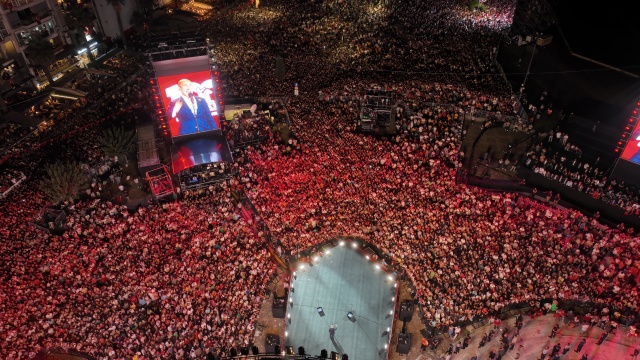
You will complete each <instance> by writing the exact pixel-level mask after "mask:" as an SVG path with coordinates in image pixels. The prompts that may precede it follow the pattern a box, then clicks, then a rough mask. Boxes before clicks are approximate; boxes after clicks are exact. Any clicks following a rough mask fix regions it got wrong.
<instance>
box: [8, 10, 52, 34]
mask: <svg viewBox="0 0 640 360" xmlns="http://www.w3.org/2000/svg"><path fill="white" fill-rule="evenodd" d="M36 18H37V19H39V20H38V21H36V20H35V19H36ZM51 19H52V15H51V11H48V10H47V11H44V12H42V13H40V14H38V15H36V16H34V17H32V18H31V19H13V20H12V22H11V27H12V28H13V31H14V32H18V31H20V30H27V29H29V28H32V27H34V26H38V25H40V24H46V23H47V21H49V20H51Z"/></svg>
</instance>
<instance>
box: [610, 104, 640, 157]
mask: <svg viewBox="0 0 640 360" xmlns="http://www.w3.org/2000/svg"><path fill="white" fill-rule="evenodd" d="M639 119H640V101H638V102H636V107H635V109H633V111H632V112H631V116H630V117H629V120H628V121H627V123H626V124H625V127H624V131H623V132H622V136H621V137H620V140H619V141H618V143H617V144H616V149H615V152H616V155H620V154H621V153H622V151H623V150H624V148H625V146H626V145H627V143H628V142H629V140H635V139H631V137H632V135H633V130H634V129H635V128H636V125H637V124H638V120H639Z"/></svg>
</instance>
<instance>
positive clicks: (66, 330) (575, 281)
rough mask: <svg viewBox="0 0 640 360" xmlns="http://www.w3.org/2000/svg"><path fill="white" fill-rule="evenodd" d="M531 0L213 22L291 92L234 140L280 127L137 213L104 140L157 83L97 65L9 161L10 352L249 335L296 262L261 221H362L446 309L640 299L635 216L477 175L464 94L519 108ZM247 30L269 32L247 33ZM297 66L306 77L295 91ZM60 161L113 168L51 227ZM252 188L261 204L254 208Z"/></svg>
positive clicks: (307, 11) (217, 345) (236, 15)
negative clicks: (52, 173) (82, 95)
mask: <svg viewBox="0 0 640 360" xmlns="http://www.w3.org/2000/svg"><path fill="white" fill-rule="evenodd" d="M513 6H514V4H513V2H509V1H497V2H494V3H492V4H491V6H489V11H487V12H478V11H476V12H473V11H471V10H469V9H466V8H464V7H462V5H460V4H457V3H456V4H452V3H451V2H449V1H445V0H441V1H437V2H435V3H429V4H423V3H421V2H417V3H416V2H400V1H389V2H377V3H376V4H375V5H374V4H369V2H353V4H352V5H348V6H346V7H345V6H341V5H337V2H336V1H322V2H320V1H319V2H312V3H307V2H304V3H302V2H301V3H290V2H287V1H279V0H275V1H272V2H268V3H266V4H265V3H264V2H263V3H262V5H261V8H260V9H258V10H255V9H247V8H241V10H238V11H236V12H232V13H231V14H230V16H228V17H225V18H223V19H221V20H220V21H219V22H215V23H212V24H208V27H207V29H208V30H210V31H212V32H213V33H215V34H216V36H215V37H213V36H212V39H215V41H216V42H217V46H216V49H217V51H218V52H217V59H218V61H219V62H220V71H221V73H222V74H223V75H224V78H223V83H224V90H225V91H226V93H227V94H236V95H254V96H264V97H271V96H273V97H275V96H278V97H280V98H281V99H282V101H283V102H279V101H278V102H274V103H272V105H271V108H270V109H269V112H270V117H271V116H272V117H274V120H272V119H271V118H270V117H267V116H266V115H265V112H264V111H262V112H259V114H258V118H257V120H256V119H255V118H246V119H244V118H239V119H238V120H237V121H236V122H230V123H228V124H225V134H226V135H227V137H228V139H229V140H232V141H234V142H236V141H237V142H238V143H241V142H246V140H247V139H249V140H252V139H254V138H255V139H260V140H261V141H262V142H261V143H257V144H252V145H251V146H248V147H247V148H246V149H244V150H243V151H242V152H241V153H240V154H239V156H237V157H236V159H235V160H236V163H235V164H232V165H229V166H228V167H227V166H225V167H224V169H222V167H216V169H214V170H212V171H213V172H215V171H218V172H219V171H220V170H221V169H222V171H223V172H224V171H226V170H228V169H234V170H236V171H230V174H231V177H230V178H228V179H226V180H224V181H219V182H216V183H215V184H211V185H210V186H208V187H207V188H205V189H201V190H200V191H198V192H197V193H184V194H181V196H180V198H179V199H177V200H176V201H172V202H167V203H164V204H160V205H157V204H156V205H152V206H149V207H141V208H138V209H136V210H135V211H132V210H130V209H128V208H127V207H126V206H124V205H122V204H120V203H116V202H114V201H108V200H106V199H104V196H101V194H100V191H99V190H98V189H101V188H102V186H111V185H113V184H115V185H116V186H119V185H120V184H121V183H122V182H123V179H125V180H126V174H121V173H120V172H118V167H116V168H115V170H114V169H113V168H112V167H113V164H114V163H117V161H115V159H109V158H108V157H107V156H106V155H105V154H104V153H103V152H102V150H101V147H100V144H99V142H98V140H97V139H98V138H99V136H100V132H99V128H100V127H99V125H100V124H101V123H102V121H104V119H107V118H108V119H112V121H113V122H115V123H118V122H120V123H121V124H123V125H124V124H126V123H132V122H133V123H135V120H136V117H137V116H142V115H141V113H140V111H142V112H144V110H145V107H146V106H149V105H144V104H145V98H150V96H149V91H148V90H147V89H146V88H145V86H146V83H147V81H145V79H144V77H143V76H142V75H140V73H139V71H140V70H141V68H142V67H143V63H142V61H140V60H139V59H137V58H135V57H131V56H129V55H118V56H116V57H115V58H113V59H111V60H109V61H108V62H107V64H106V65H107V70H106V71H109V72H110V76H106V75H91V76H93V77H94V79H92V80H93V81H94V82H95V84H96V86H95V90H94V91H92V92H91V93H90V94H89V95H88V96H87V100H88V101H87V103H86V104H80V105H81V106H80V107H79V108H77V109H76V110H75V111H73V113H71V114H69V116H68V117H66V118H65V119H64V121H55V123H54V124H51V126H49V127H47V128H46V129H43V131H42V132H41V133H38V134H35V135H34V137H33V138H32V139H29V140H28V141H26V142H25V143H24V144H20V145H19V146H17V147H16V149H15V150H14V151H13V152H12V156H11V157H10V158H7V159H4V161H6V162H7V163H10V164H11V166H13V167H14V168H24V169H25V170H24V171H25V174H26V175H28V176H29V177H30V179H29V181H28V182H27V184H26V185H22V186H21V187H20V188H19V189H18V190H17V191H14V192H12V193H11V194H10V195H9V196H8V198H7V199H5V200H2V201H1V202H0V209H2V213H3V214H4V217H2V218H1V219H0V222H1V224H0V225H1V226H0V233H1V234H2V238H3V239H6V240H3V241H2V243H1V244H0V257H1V258H2V262H1V264H2V265H0V274H1V275H2V278H3V280H4V281H3V282H2V284H1V285H0V323H2V324H5V329H3V331H4V334H6V336H4V337H3V338H1V339H0V357H2V358H5V359H23V358H28V357H31V356H33V355H34V354H35V353H37V352H38V351H39V350H41V349H47V348H62V349H73V350H76V351H82V352H84V353H87V354H89V355H92V356H94V357H96V358H98V359H196V358H203V357H205V356H206V355H207V354H209V353H218V352H220V351H224V352H226V351H227V350H228V349H229V348H231V347H234V348H235V347H242V346H249V345H250V344H251V341H252V335H253V328H254V323H255V321H256V318H257V316H258V310H259V307H260V305H261V303H262V302H263V301H264V299H265V298H266V296H267V292H266V288H267V287H266V285H267V283H268V281H269V280H270V278H271V276H272V275H274V274H275V267H276V265H275V263H274V262H273V261H272V260H271V259H269V253H268V251H267V247H268V246H269V245H270V244H269V243H268V242H267V240H266V239H267V235H266V233H265V231H262V229H260V228H259V227H257V226H256V224H257V222H260V223H262V222H264V223H265V224H266V225H267V226H268V228H269V230H270V233H271V234H270V235H271V236H273V239H274V240H276V241H277V242H278V244H279V245H281V246H282V248H283V250H284V251H285V252H287V253H289V254H296V253H298V252H300V251H301V250H304V249H307V248H309V247H311V246H314V245H317V244H320V243H323V242H326V241H328V240H330V239H332V238H334V237H337V236H342V235H354V236H358V237H362V238H363V239H365V240H366V241H368V242H370V243H372V244H375V245H376V246H377V247H379V248H380V249H382V250H383V251H384V252H385V254H386V255H387V256H388V257H389V258H390V259H392V260H393V262H394V264H395V266H396V270H397V271H399V272H401V273H403V274H406V276H407V277H408V278H410V279H411V280H412V283H413V286H415V288H416V297H417V300H418V301H419V302H420V304H421V305H422V308H423V309H424V316H425V317H426V318H427V319H429V320H430V321H434V322H435V324H437V325H438V326H441V325H449V324H456V323H458V322H460V321H465V320H472V319H477V318H480V317H486V316H489V315H493V314H495V313H497V312H499V311H500V310H502V308H503V307H505V306H507V305H509V304H511V303H514V302H521V301H538V300H539V299H549V298H550V299H564V300H570V299H573V300H579V301H584V302H589V303H595V304H598V305H599V306H602V307H611V308H614V309H616V311H618V312H620V313H629V314H631V313H634V314H635V313H636V312H637V301H638V292H637V289H636V285H637V283H638V280H639V279H640V278H639V276H640V274H639V269H640V261H638V260H637V259H638V258H639V256H638V255H639V254H638V251H640V249H638V246H637V244H638V239H637V237H636V236H633V234H632V233H630V232H627V231H623V230H622V229H611V228H608V227H606V226H603V225H601V224H600V223H598V222H597V221H596V219H594V218H589V217H587V216H585V215H583V214H581V213H579V212H577V211H573V210H566V209H561V208H555V207H552V206H551V205H549V204H546V203H545V204H543V203H540V202H537V201H536V200H534V199H531V198H528V197H525V196H522V195H517V194H502V193H494V192H488V191H485V190H482V189H478V188H474V187H468V186H466V185H464V184H458V183H457V182H456V174H457V170H458V169H459V168H460V167H461V164H462V157H463V154H462V152H461V151H460V141H461V137H462V134H463V132H464V129H463V128H462V121H461V116H463V111H462V110H461V109H468V108H473V109H477V110H478V111H482V112H494V113H496V114H503V115H506V116H513V115H515V114H516V109H517V101H516V100H515V97H514V96H513V94H512V93H511V92H510V90H509V87H508V85H507V84H506V83H504V82H503V80H502V78H501V77H500V76H498V75H497V73H496V71H495V69H493V57H494V56H495V49H494V47H493V46H494V45H495V43H496V41H497V40H498V39H500V37H501V36H504V35H505V34H506V32H507V31H508V28H509V24H510V20H509V19H510V18H511V16H512V15H513V11H514V9H513ZM418 13H419V14H421V15H422V18H421V19H420V21H415V20H416V19H415V17H414V16H415V14H418ZM390 23H393V24H396V25H397V26H389V24H390ZM393 29H395V31H398V33H393V31H394V30H393ZM239 33H240V34H246V35H247V37H248V38H250V41H248V42H239V41H237V39H238V34H239ZM374 34H375V35H376V36H373V35H374ZM378 35H380V36H378ZM396 35H398V36H396ZM347 44H348V46H347ZM351 44H355V45H354V46H352V45H351ZM273 54H280V55H281V56H282V57H283V58H285V59H286V60H285V63H286V64H287V72H286V76H285V80H283V81H280V80H278V79H277V78H276V77H275V75H274V74H273V69H271V68H270V67H269V66H268V64H271V63H275V62H276V57H274V56H273ZM133 64H135V65H136V66H133ZM407 64H412V65H411V67H408V65H407ZM293 82H298V83H299V84H300V87H301V89H303V90H301V92H300V95H299V96H283V95H284V94H289V93H292V91H293V86H292V84H293ZM376 87H378V88H380V87H382V88H384V89H387V90H389V91H391V92H392V93H393V94H394V99H396V100H397V102H398V103H399V104H401V106H398V107H396V108H395V109H393V111H395V112H396V113H397V117H396V120H395V122H396V123H395V126H396V129H397V132H396V133H395V134H394V135H393V136H390V137H381V136H380V137H376V136H368V135H363V134H360V133H358V132H356V131H355V130H356V123H355V121H354V119H356V118H357V116H358V112H359V110H360V109H359V104H360V103H361V101H362V100H363V97H364V96H365V94H366V92H367V91H368V90H369V89H372V88H376ZM141 104H142V105H141ZM134 105H136V106H137V107H138V109H136V110H133V109H132V108H133V107H134ZM139 107H142V109H139ZM285 117H286V120H287V121H285ZM274 122H275V123H285V122H287V123H288V122H290V129H291V130H293V134H290V135H291V136H288V139H287V138H286V137H285V136H283V135H282V132H280V133H279V134H276V132H277V130H276V129H274V128H273V125H274ZM526 126H528V125H525V127H526ZM287 128H289V125H287ZM278 130H282V129H278ZM256 136H257V137H256ZM551 140H552V141H554V142H555V141H556V139H555V137H554V139H551ZM559 141H562V137H561V138H560V139H559ZM540 151H542V150H540ZM54 152H55V153H54ZM52 158H63V159H75V160H77V161H79V162H81V163H83V164H85V166H86V167H87V171H88V173H91V174H94V175H95V176H94V178H95V179H96V181H95V182H93V183H92V184H93V185H92V187H91V188H90V189H88V192H87V195H88V196H85V197H83V198H82V200H81V201H77V202H65V203H63V204H61V205H60V206H61V208H62V209H64V210H65V213H66V214H67V219H66V227H67V231H65V232H64V234H62V235H57V234H55V233H53V234H48V233H45V232H42V231H40V230H37V229H36V228H34V227H32V226H30V224H29V221H30V219H32V218H33V217H35V216H37V214H38V213H39V211H40V210H41V209H42V208H43V207H45V206H46V205H47V200H46V199H45V198H44V196H43V194H42V193H41V192H40V191H38V189H37V186H36V181H37V178H39V177H41V176H42V170H41V169H40V170H39V168H38V166H34V164H36V165H37V164H43V163H44V162H45V161H47V159H52ZM558 160H560V159H558ZM569 161H573V159H571V160H569ZM91 169H93V171H92V170H91ZM102 170H104V172H102ZM101 174H106V177H104V176H103V177H100V176H99V175H101ZM110 175H113V176H110ZM213 176H216V174H213ZM134 180H135V179H131V181H134ZM198 181H200V180H198ZM240 192H244V193H245V194H246V195H247V196H248V197H249V198H250V199H251V201H252V202H253V204H254V206H255V208H256V210H257V214H253V215H252V216H249V217H247V216H246V214H247V212H246V211H245V209H244V208H243V206H242V204H240V203H239V202H238V201H237V198H238V196H237V195H238V193H240ZM91 194H93V196H92V195H91ZM629 325H631V324H629Z"/></svg>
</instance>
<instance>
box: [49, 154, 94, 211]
mask: <svg viewBox="0 0 640 360" xmlns="http://www.w3.org/2000/svg"><path fill="white" fill-rule="evenodd" d="M46 170H47V177H46V178H45V179H43V180H41V181H40V190H42V192H44V193H45V194H46V195H47V196H48V197H49V200H51V202H52V203H54V204H59V203H60V202H62V201H73V200H74V199H76V198H77V197H78V194H79V193H80V191H81V190H82V189H83V188H84V186H85V185H86V184H87V175H86V174H85V173H84V171H82V168H81V167H80V165H79V164H78V163H76V162H67V163H63V162H56V163H55V164H49V165H48V166H47V167H46Z"/></svg>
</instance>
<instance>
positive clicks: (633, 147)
mask: <svg viewBox="0 0 640 360" xmlns="http://www.w3.org/2000/svg"><path fill="white" fill-rule="evenodd" d="M620 157H621V158H622V159H624V160H628V161H631V162H633V163H636V164H640V122H638V124H637V125H636V128H635V129H633V133H632V134H631V139H629V141H628V142H627V146H625V147H624V150H623V151H622V156H620Z"/></svg>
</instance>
